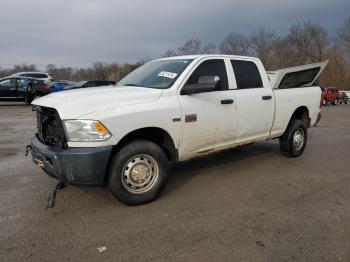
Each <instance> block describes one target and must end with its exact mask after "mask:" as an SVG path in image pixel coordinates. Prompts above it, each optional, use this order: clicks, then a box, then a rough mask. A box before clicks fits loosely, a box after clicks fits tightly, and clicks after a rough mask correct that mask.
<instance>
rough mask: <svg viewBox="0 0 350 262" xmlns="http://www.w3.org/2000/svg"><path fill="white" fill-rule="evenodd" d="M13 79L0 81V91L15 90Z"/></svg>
mask: <svg viewBox="0 0 350 262" xmlns="http://www.w3.org/2000/svg"><path fill="white" fill-rule="evenodd" d="M15 87H16V83H15V79H4V80H2V81H0V90H10V88H15Z"/></svg>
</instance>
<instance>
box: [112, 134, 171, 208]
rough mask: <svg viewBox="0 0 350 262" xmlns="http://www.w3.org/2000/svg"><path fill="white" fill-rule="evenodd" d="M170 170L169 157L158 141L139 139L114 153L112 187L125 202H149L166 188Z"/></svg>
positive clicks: (138, 203)
mask: <svg viewBox="0 0 350 262" xmlns="http://www.w3.org/2000/svg"><path fill="white" fill-rule="evenodd" d="M169 172H170V165H169V161H168V158H167V156H166V154H165V153H164V151H163V150H162V149H161V148H160V147H159V146H158V145H157V144H155V143H153V142H151V141H147V140H135V141H133V142H131V143H129V144H127V145H126V146H124V147H123V148H122V149H121V150H120V151H119V152H118V153H117V154H116V155H115V156H114V157H113V159H112V162H111V165H110V169H109V182H108V189H109V191H110V192H111V194H112V195H113V196H114V197H115V198H117V199H118V200H120V201H121V202H123V203H125V204H129V205H140V204H145V203H147V202H150V201H152V200H153V199H155V198H156V196H157V195H158V194H159V192H160V191H161V190H162V189H163V187H164V185H165V183H166V180H167V177H168V174H169Z"/></svg>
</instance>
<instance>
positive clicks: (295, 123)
mask: <svg viewBox="0 0 350 262" xmlns="http://www.w3.org/2000/svg"><path fill="white" fill-rule="evenodd" d="M306 142H307V128H306V126H305V123H304V122H303V121H302V120H299V119H292V120H291V121H290V123H289V125H288V127H287V130H286V132H285V133H284V134H283V136H282V137H280V150H281V152H282V154H284V155H285V156H289V157H297V156H300V155H301V154H302V153H303V152H304V149H305V146H306Z"/></svg>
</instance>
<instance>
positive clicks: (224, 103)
mask: <svg viewBox="0 0 350 262" xmlns="http://www.w3.org/2000/svg"><path fill="white" fill-rule="evenodd" d="M221 104H222V105H228V104H233V99H224V100H221Z"/></svg>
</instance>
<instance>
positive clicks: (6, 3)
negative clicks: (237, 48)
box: [0, 0, 350, 68]
mask: <svg viewBox="0 0 350 262" xmlns="http://www.w3.org/2000/svg"><path fill="white" fill-rule="evenodd" d="M347 16H350V0H333V1H330V0H293V1H291V0H267V1H263V0H239V1H237V0H215V1H209V0H185V1H182V0H173V1H167V0H163V1H161V0H138V1H137V0H128V1H121V0H80V1H78V0H56V1H54V0H21V1H20V0H1V4H0V66H1V67H10V66H13V65H14V64H18V63H27V64H32V63H33V64H37V65H38V66H39V68H45V66H46V65H47V64H50V63H53V64H56V65H58V66H73V67H76V66H83V67H85V66H90V65H91V64H92V63H93V62H95V61H102V62H135V61H138V60H140V59H142V58H146V57H149V58H158V57H160V56H162V55H163V54H164V53H165V51H166V50H168V49H175V48H176V47H178V46H181V45H182V44H183V43H184V42H185V40H186V39H190V38H198V39H200V40H202V41H203V42H204V44H206V43H208V42H213V43H215V44H216V45H219V44H220V43H221V42H222V40H223V39H224V38H225V36H226V35H227V34H228V33H229V32H239V33H244V34H250V33H252V32H254V31H256V30H257V29H258V28H259V27H262V26H263V27H265V28H266V29H269V30H275V31H276V32H277V33H278V34H281V35H285V34H287V33H288V28H289V27H290V26H291V25H292V24H294V23H297V22H305V21H307V20H308V19H310V20H311V21H312V22H318V23H320V24H321V25H322V26H324V27H325V28H326V29H327V30H328V32H329V34H330V35H331V36H334V35H335V32H336V30H337V28H338V27H339V25H340V24H341V23H342V21H343V20H344V19H345V18H346V17H347Z"/></svg>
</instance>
